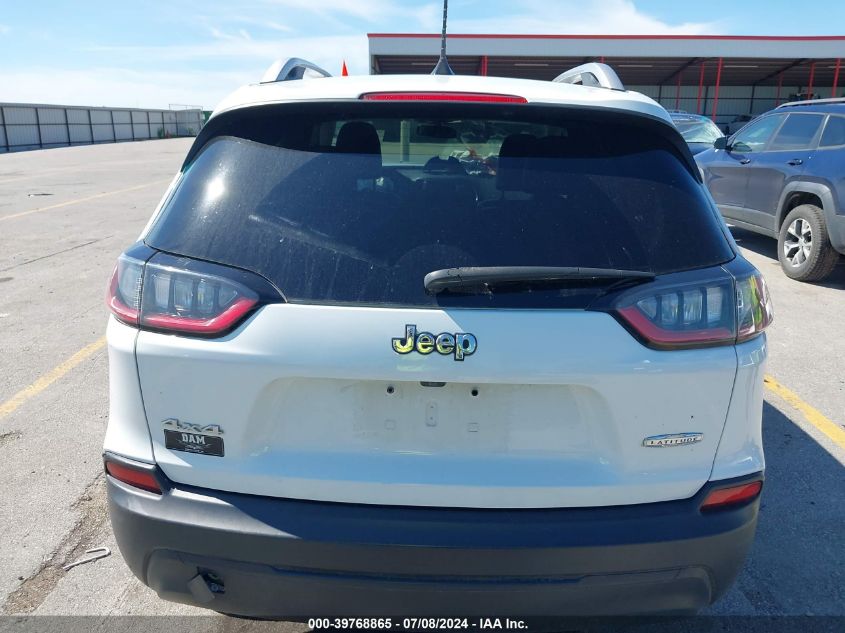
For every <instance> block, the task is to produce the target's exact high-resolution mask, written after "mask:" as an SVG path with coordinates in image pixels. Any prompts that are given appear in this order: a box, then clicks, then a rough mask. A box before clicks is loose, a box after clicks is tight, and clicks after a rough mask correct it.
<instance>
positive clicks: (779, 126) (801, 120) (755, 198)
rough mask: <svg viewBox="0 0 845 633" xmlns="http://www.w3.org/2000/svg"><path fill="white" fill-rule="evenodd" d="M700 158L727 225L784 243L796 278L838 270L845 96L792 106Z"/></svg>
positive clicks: (843, 244)
mask: <svg viewBox="0 0 845 633" xmlns="http://www.w3.org/2000/svg"><path fill="white" fill-rule="evenodd" d="M695 158H696V161H697V162H698V164H699V167H700V169H701V172H702V176H703V178H704V182H705V183H706V184H707V187H708V189H709V190H710V193H711V194H712V195H713V198H714V200H715V201H716V204H717V205H718V206H719V210H720V211H721V212H722V215H723V216H724V217H725V220H726V221H727V222H728V223H730V224H733V225H736V226H739V227H741V228H744V229H749V230H752V231H755V232H757V233H762V234H764V235H768V236H770V237H774V238H777V240H778V258H779V259H780V263H781V266H782V267H783V270H784V272H785V273H786V274H787V275H788V276H789V277H791V278H793V279H797V280H799V281H819V280H821V279H824V278H825V277H827V276H828V275H829V274H830V273H831V272H832V271H833V269H834V268H835V267H836V264H837V262H838V260H839V255H840V253H845V99H822V100H815V101H797V102H794V103H787V104H784V105H782V106H780V107H778V108H776V109H775V110H772V111H771V112H769V113H767V114H764V115H763V116H761V117H759V118H757V119H755V120H754V121H752V122H751V123H749V124H748V125H746V126H745V127H743V128H742V129H741V130H739V132H737V133H736V134H734V135H733V136H730V137H728V138H720V139H718V140H717V141H716V142H715V144H714V147H713V149H710V150H707V151H705V152H702V153H700V154H698V155H696V157H695Z"/></svg>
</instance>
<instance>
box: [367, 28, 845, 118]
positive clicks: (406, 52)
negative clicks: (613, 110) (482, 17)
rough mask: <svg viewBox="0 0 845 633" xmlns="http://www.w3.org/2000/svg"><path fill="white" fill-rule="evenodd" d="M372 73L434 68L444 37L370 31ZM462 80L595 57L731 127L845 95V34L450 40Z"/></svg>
mask: <svg viewBox="0 0 845 633" xmlns="http://www.w3.org/2000/svg"><path fill="white" fill-rule="evenodd" d="M368 38H369V46H370V72H371V73H375V74H397V73H399V74H404V73H412V74H413V73H427V72H430V71H431V69H432V68H433V67H434V64H435V63H436V62H437V56H438V53H439V50H440V35H438V34H392V33H370V34H369V35H368ZM448 53H449V63H450V64H451V66H452V68H453V69H454V71H455V72H456V73H458V74H470V75H494V76H501V77H521V78H526V79H545V80H551V79H553V78H554V77H556V76H557V75H558V74H560V73H561V72H563V71H564V70H566V69H568V68H571V67H573V66H577V65H579V64H583V63H585V62H590V61H604V62H605V63H608V64H610V65H611V66H613V68H614V69H615V70H616V72H617V73H618V74H619V77H620V78H621V79H622V81H623V82H624V83H625V85H626V87H628V88H629V89H631V90H637V91H639V92H642V93H644V94H647V95H648V96H650V97H652V98H653V99H656V100H657V101H659V102H660V103H661V104H662V105H663V106H665V107H666V108H670V109H671V108H674V109H681V110H686V111H687V112H696V113H699V114H706V115H708V116H711V117H713V118H714V120H715V121H716V122H717V123H719V124H725V123H727V122H729V121H731V120H733V119H734V118H735V117H736V116H738V115H742V114H760V113H762V112H765V111H767V110H770V109H771V108H773V107H775V106H776V105H778V104H779V103H783V102H784V101H788V100H791V99H796V98H807V97H808V95H812V97H814V98H816V97H818V98H823V97H831V96H842V95H845V89H843V88H842V87H840V84H845V76H843V77H841V78H840V71H841V70H842V58H845V36H822V37H791V36H771V37H767V36H735V35H475V34H456V35H449V39H448Z"/></svg>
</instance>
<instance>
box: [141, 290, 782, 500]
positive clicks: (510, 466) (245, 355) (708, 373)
mask: <svg viewBox="0 0 845 633" xmlns="http://www.w3.org/2000/svg"><path fill="white" fill-rule="evenodd" d="M406 323H414V324H416V325H417V326H418V327H419V328H420V329H421V330H427V331H430V332H433V333H439V332H451V333H455V332H471V333H473V334H474V335H475V336H476V337H477V339H478V349H477V351H476V352H475V354H473V355H472V356H469V357H467V358H466V359H465V360H464V361H463V362H457V361H455V360H454V359H453V358H452V357H451V356H441V355H439V354H437V353H432V354H430V355H427V356H423V355H420V354H417V353H412V354H408V355H400V354H397V353H396V352H394V351H393V349H392V346H391V338H392V337H400V336H402V334H403V332H404V326H405V324H406ZM760 340H762V339H760ZM764 356H765V350H764V348H762V351H759V350H758V352H757V353H756V356H755V355H754V354H751V355H749V356H748V359H747V360H748V361H749V362H750V364H749V365H748V370H749V371H751V372H753V371H757V369H755V367H756V368H759V366H760V365H761V363H762V360H763V358H764ZM137 361H138V368H139V371H140V378H141V386H142V390H143V393H144V400H145V405H146V410H147V415H148V419H149V422H150V431H151V436H152V442H153V450H154V454H155V461H156V462H157V463H158V464H159V465H160V466H161V468H162V469H163V471H164V472H165V473H166V474H167V476H168V477H170V478H172V479H173V480H174V481H177V482H181V483H185V484H191V485H196V486H202V487H207V488H215V489H221V490H228V491H233V492H242V493H249V494H257V495H268V496H279V497H290V498H299V499H312V500H321V501H337V502H350V503H369V504H401V505H419V506H443V507H446V506H449V507H491V508H529V507H533V508H540V507H583V506H604V505H624V504H635V503H647V502H657V501H665V500H670V499H678V498H686V497H689V496H692V495H693V494H694V493H695V492H696V491H697V490H698V489H699V488H700V487H701V486H702V485H703V484H704V483H705V482H706V481H707V480H708V479H709V478H710V476H711V471H712V470H713V462H714V457H715V455H716V452H717V448H719V442H720V439H721V440H722V450H723V451H724V463H725V465H722V463H721V462H720V464H719V467H718V470H719V471H720V472H722V471H724V472H728V471H731V472H733V471H737V470H742V468H743V466H750V464H752V463H761V461H760V460H762V455H761V454H760V460H758V461H755V459H756V458H751V459H750V460H747V461H746V462H743V461H742V458H741V455H740V453H741V450H742V448H739V449H737V447H738V446H741V445H742V444H743V442H745V441H746V440H748V438H749V437H750V436H748V435H747V434H746V435H745V436H743V433H742V430H741V429H740V430H738V431H735V430H734V429H731V432H730V433H727V434H725V435H724V437H723V428H724V425H725V419H726V416H727V415H728V412H729V409H731V410H732V408H731V407H729V404H730V400H731V392H732V390H733V387H734V381H735V377H736V374H737V355H736V349H735V348H734V347H731V346H728V347H719V348H710V349H700V350H686V351H672V352H665V351H655V350H651V349H648V348H646V347H644V346H643V345H641V344H640V343H639V342H637V341H636V340H635V339H634V338H633V337H632V336H631V335H630V334H629V333H628V332H627V331H626V330H625V329H624V328H623V327H622V326H621V325H619V324H618V323H617V322H616V320H615V319H614V318H613V317H612V316H610V315H607V314H603V313H595V312H583V311H531V310H524V311H519V310H437V309H434V310H428V309H386V308H365V307H327V306H306V305H292V304H278V305H270V306H265V307H264V308H262V309H261V310H259V312H258V313H256V314H255V315H254V316H253V317H251V318H250V319H249V320H248V321H247V322H246V323H245V324H244V325H242V326H241V327H240V328H239V329H238V330H237V331H235V332H234V333H232V334H230V335H228V336H227V337H224V338H222V339H217V340H202V339H191V338H184V337H177V336H171V335H165V334H157V333H152V332H141V333H140V334H139V336H138V342H137ZM749 380H753V377H750V378H749ZM420 381H432V382H435V381H437V382H446V383H447V384H446V386H445V387H424V386H421V385H420ZM390 386H392V387H393V391H394V392H393V394H389V393H388V387H390ZM474 388H477V389H478V396H473V395H472V393H471V391H472V389H474ZM740 409H742V410H739V409H737V410H736V412H735V414H734V417H735V418H736V420H735V421H736V423H737V424H738V426H740V427H742V426H743V421H742V415H743V413H749V412H750V414H752V415H753V414H754V411H753V406H750V407H749V406H742V407H740ZM757 415H759V414H757ZM167 418H178V419H180V420H182V421H184V422H188V423H193V424H202V425H206V424H219V425H220V426H221V427H222V428H223V431H224V436H223V437H224V441H225V457H223V458H218V457H212V456H205V455H194V454H188V453H184V452H177V451H170V450H168V449H166V448H165V447H164V436H163V432H162V429H161V423H162V421H163V420H165V419H167ZM752 422H753V421H752ZM745 424H749V422H748V421H747V420H746V422H745ZM689 431H695V432H702V433H703V434H704V438H703V440H702V441H701V442H699V443H696V444H692V445H687V446H678V447H671V448H647V447H643V446H642V441H643V438H645V437H647V436H651V435H660V434H666V433H680V432H689ZM752 435H753V433H752ZM752 443H753V442H752ZM758 447H759V444H757V445H756V446H746V447H745V449H746V452H748V450H749V449H754V450H759V449H758ZM731 464H733V465H731ZM749 472H750V471H749Z"/></svg>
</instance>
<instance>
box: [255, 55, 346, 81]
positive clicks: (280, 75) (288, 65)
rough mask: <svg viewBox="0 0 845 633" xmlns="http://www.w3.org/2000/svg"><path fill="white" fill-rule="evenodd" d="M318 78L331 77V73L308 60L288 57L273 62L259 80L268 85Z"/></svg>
mask: <svg viewBox="0 0 845 633" xmlns="http://www.w3.org/2000/svg"><path fill="white" fill-rule="evenodd" d="M320 77H331V73H329V72H328V71H327V70H323V69H322V68H320V67H319V66H317V64H315V63H313V62H309V61H308V60H305V59H300V58H299V57H290V58H288V59H279V60H277V61H275V62H273V64H272V65H271V66H270V68H268V69H267V72H265V73H264V76H263V77H262V78H261V83H263V84H269V83H273V82H275V81H296V80H298V79H316V78H320Z"/></svg>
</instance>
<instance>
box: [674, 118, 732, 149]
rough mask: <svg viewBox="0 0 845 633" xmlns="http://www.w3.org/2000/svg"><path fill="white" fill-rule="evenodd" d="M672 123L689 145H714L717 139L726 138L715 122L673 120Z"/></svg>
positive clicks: (694, 119)
mask: <svg viewBox="0 0 845 633" xmlns="http://www.w3.org/2000/svg"><path fill="white" fill-rule="evenodd" d="M672 122H673V123H674V124H675V127H676V128H678V131H679V132H680V133H681V136H683V137H684V140H685V141H686V142H687V143H708V144H712V143H713V141H715V140H716V139H717V138H720V137H722V136H724V134H722V131H721V130H720V129H719V128H718V127H716V124H715V123H713V121H709V120H708V119H704V118H701V119H699V118H688V119H680V118H673V119H672Z"/></svg>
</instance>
